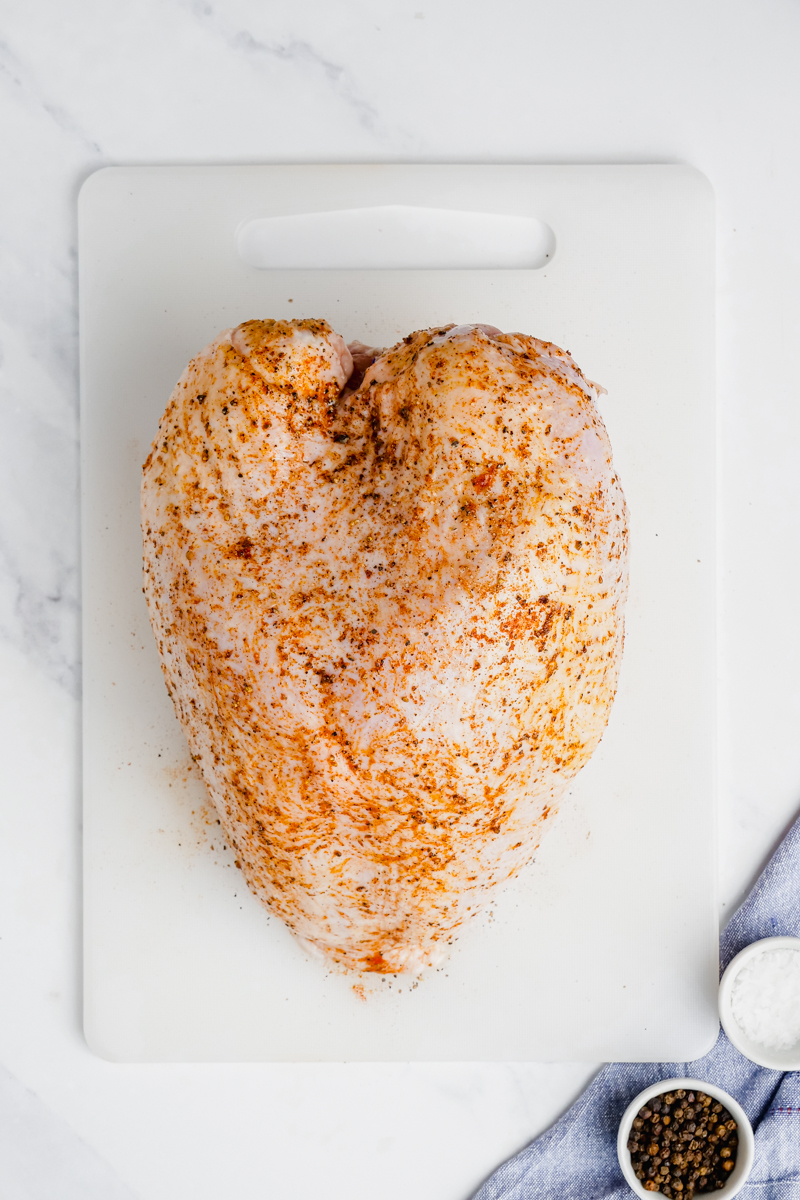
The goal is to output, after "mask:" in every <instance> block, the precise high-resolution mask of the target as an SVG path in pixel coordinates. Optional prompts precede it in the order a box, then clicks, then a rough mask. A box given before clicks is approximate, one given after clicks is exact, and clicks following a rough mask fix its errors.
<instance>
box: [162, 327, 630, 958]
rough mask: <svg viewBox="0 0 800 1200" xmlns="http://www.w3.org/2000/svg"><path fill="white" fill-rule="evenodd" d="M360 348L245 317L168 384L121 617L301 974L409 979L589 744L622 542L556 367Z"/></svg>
mask: <svg viewBox="0 0 800 1200" xmlns="http://www.w3.org/2000/svg"><path fill="white" fill-rule="evenodd" d="M374 353H375V354H379V356H378V357H377V358H376V359H375V361H374V362H373V361H372V357H373V355H372V353H371V352H369V351H368V350H367V349H366V348H365V347H363V346H360V345H359V346H354V348H353V353H351V351H350V350H349V349H348V348H347V346H346V345H345V343H344V340H343V339H342V338H341V337H340V336H339V335H338V334H336V333H333V332H332V331H331V329H330V327H329V326H328V325H327V323H326V322H325V321H321V320H302V321H301V320H298V321H247V322H245V323H244V324H243V325H240V326H239V327H238V328H237V329H233V330H227V331H226V332H225V333H223V334H221V335H220V336H219V337H218V338H217V340H216V341H214V342H212V344H211V345H210V346H208V347H206V349H205V350H203V351H202V353H201V354H199V355H198V356H197V358H195V359H194V360H193V361H192V362H191V363H190V364H189V366H188V368H187V369H186V371H185V372H184V374H183V376H182V377H181V379H180V381H179V382H178V384H177V386H176V388H175V391H174V392H173V394H172V396H171V398H170V401H169V404H168V406H167V410H166V412H165V413H164V416H163V418H162V420H161V424H160V426H159V431H158V437H157V439H156V441H155V442H154V444H153V449H152V451H151V453H150V456H149V458H148V459H147V462H146V463H145V466H144V479H143V484H142V530H143V536H144V571H145V594H146V597H147V603H148V606H149V610H150V619H151V622H152V626H153V631H154V633H155V636H156V640H157V642H158V648H159V651H160V655H161V663H162V666H163V670H164V675H165V677H166V681H167V687H168V689H169V692H170V695H171V697H172V700H173V703H174V705H175V710H176V712H177V715H178V718H179V720H180V722H181V725H182V726H183V729H184V732H185V734H186V737H187V739H188V742H189V746H190V748H191V751H192V755H193V757H194V758H195V760H196V762H197V763H198V764H199V767H200V769H201V771H202V773H203V778H204V779H205V782H206V784H207V785H208V789H209V792H210V793H211V796H212V797H213V801H214V804H215V806H216V808H217V811H218V814H219V818H220V821H221V823H222V826H223V828H224V832H225V836H226V838H227V839H228V842H229V843H230V845H231V847H233V848H234V850H235V852H236V855H237V859H238V863H239V865H240V866H241V869H242V871H243V872H244V874H245V876H246V878H247V882H248V884H249V885H250V887H251V888H252V889H253V891H254V892H255V893H256V894H257V895H258V896H259V897H260V898H261V899H262V900H263V901H264V903H265V904H266V905H268V907H269V908H270V910H271V911H272V912H273V913H276V914H277V915H279V916H280V917H281V918H282V919H283V920H284V921H285V922H286V924H287V925H288V926H289V927H290V928H291V929H292V930H293V931H294V932H295V934H296V935H297V936H298V937H299V938H300V939H301V940H302V942H303V943H304V944H305V945H306V946H307V947H309V948H312V949H314V950H316V951H318V952H321V953H322V954H323V955H325V956H326V958H327V959H328V960H332V961H333V962H335V963H338V964H340V965H342V966H343V967H346V968H349V969H350V970H354V971H378V972H399V971H410V972H418V971H420V970H422V969H423V968H425V967H428V966H431V965H433V964H435V963H437V962H439V961H440V960H441V959H442V957H443V956H444V955H445V954H446V953H447V949H448V947H449V946H450V945H451V944H452V942H453V940H454V938H455V936H456V935H457V933H458V931H459V930H460V928H461V926H462V925H464V923H465V922H466V921H467V920H468V919H469V918H470V917H472V916H474V915H475V914H476V913H477V912H478V911H479V910H480V909H481V908H482V907H483V906H484V905H485V904H486V903H487V901H488V900H490V899H491V898H492V896H493V893H494V889H495V888H496V887H497V886H498V885H500V884H502V883H504V882H505V881H506V880H507V879H509V878H510V877H511V876H513V875H515V874H516V873H517V872H518V871H519V870H520V868H521V867H522V866H523V865H524V864H525V863H526V862H527V861H529V860H530V858H531V856H532V854H533V851H534V850H535V849H536V847H537V845H538V843H539V839H540V836H541V833H542V828H543V826H544V823H545V822H546V821H547V819H548V817H550V816H551V815H552V813H553V812H554V810H555V808H556V806H557V804H558V801H559V798H560V797H561V795H562V793H563V792H564V790H565V788H566V786H567V784H568V783H569V781H570V780H571V779H572V778H573V777H574V776H575V774H576V773H577V772H578V771H579V770H580V769H581V767H582V766H583V765H584V764H585V763H586V762H587V760H588V759H589V757H590V755H591V754H592V752H593V750H594V749H595V747H596V746H597V743H598V742H599V740H600V737H601V736H602V733H603V730H604V728H605V725H606V722H607V719H608V715H609V709H610V707H611V704H612V701H613V698H614V691H615V687H616V681H617V673H618V670H619V665H620V657H621V654H622V643H623V605H624V600H625V594H626V587H627V521H626V509H625V499H624V496H623V494H622V490H621V487H620V483H619V480H618V478H617V476H616V474H615V472H614V467H613V465H612V459H611V447H610V445H609V440H608V436H607V434H606V431H605V428H604V426H603V422H602V420H601V418H600V415H599V413H598V411H597V407H596V403H595V393H596V391H597V390H598V389H597V388H596V386H595V385H594V384H592V383H590V382H589V381H588V380H586V379H585V378H584V376H583V375H582V374H581V372H580V371H579V370H578V368H577V366H576V365H575V363H574V362H573V361H572V359H571V358H570V356H569V354H566V353H564V351H562V350H559V349H558V347H557V346H553V345H551V344H549V343H547V342H541V341H538V340H537V339H536V338H533V337H527V336H524V335H522V334H518V333H509V334H504V333H501V332H500V331H499V330H497V329H494V328H493V327H492V326H488V325H460V326H456V327H452V326H451V327H442V328H437V329H424V330H421V331H419V332H417V333H413V334H411V335H410V336H409V337H407V338H405V339H404V340H403V341H402V342H400V343H398V345H396V346H394V347H393V348H392V349H390V350H388V351H386V352H382V353H379V352H374ZM354 356H355V363H356V366H355V368H354ZM365 368H366V371H365V373H364V374H363V379H362V378H361V375H362V372H363V371H364V369H365ZM348 380H349V381H350V382H349V385H348ZM359 381H360V382H359Z"/></svg>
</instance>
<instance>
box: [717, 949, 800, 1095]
mask: <svg viewBox="0 0 800 1200" xmlns="http://www.w3.org/2000/svg"><path fill="white" fill-rule="evenodd" d="M719 1016H720V1020H721V1022H722V1028H723V1029H724V1030H725V1032H726V1034H727V1035H728V1040H729V1041H731V1042H732V1043H733V1045H734V1046H735V1047H736V1049H737V1050H739V1051H740V1052H741V1053H742V1054H744V1055H745V1057H746V1058H749V1059H750V1060H751V1061H752V1062H754V1063H758V1065H759V1066H760V1067H771V1068H772V1069H773V1070H774V1071H800V938H796V937H771V938H762V939H761V941H758V942H753V943H752V945H750V946H746V947H745V949H744V950H741V951H740V952H739V953H738V954H737V955H736V957H735V958H734V959H732V960H731V962H730V963H729V964H728V966H727V968H726V969H725V974H724V975H723V976H722V979H721V981H720V985H719Z"/></svg>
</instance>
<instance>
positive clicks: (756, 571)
mask: <svg viewBox="0 0 800 1200" xmlns="http://www.w3.org/2000/svg"><path fill="white" fill-rule="evenodd" d="M798 38H800V8H798V5H797V3H796V2H795V0H770V2H769V3H768V4H764V3H762V0H704V2H702V3H697V2H696V0H672V3H670V4H666V3H660V4H659V3H652V4H643V3H641V0H608V2H607V3H605V4H602V5H598V4H596V3H594V2H593V0H562V3H559V4H553V3H552V2H549V0H529V2H528V3H525V4H523V3H520V2H519V0H498V2H497V3H495V4H493V5H491V6H488V7H487V6H486V5H485V4H479V3H477V0H461V3H456V0H433V2H430V3H429V2H428V0H411V2H410V3H408V4H404V3H400V2H398V0H373V2H371V3H366V2H364V0H332V2H331V0H329V2H328V3H323V2H322V0H307V2H305V3H289V2H286V0H285V2H280V3H279V2H275V3H263V0H227V2H226V3H222V2H214V3H211V2H209V3H206V2H205V0H187V2H186V3H181V2H180V0H158V3H156V2H155V0H132V2H128V3H123V2H122V0H72V3H70V4H69V5H64V4H60V3H56V0H36V2H34V3H31V2H30V0H6V3H5V4H4V5H3V18H2V28H0V105H2V110H1V111H2V120H0V154H1V155H2V163H3V170H2V172H0V189H2V210H1V211H2V223H1V224H0V254H1V255H2V268H1V269H0V350H1V351H2V363H0V397H1V398H2V414H3V416H2V429H3V451H4V453H3V455H2V462H3V469H2V473H1V474H0V654H1V655H2V667H0V686H1V687H2V705H3V720H2V726H0V728H1V729H2V749H3V772H2V780H3V787H2V792H3V801H4V803H3V806H2V821H3V832H2V838H1V839H0V855H2V859H1V860H0V888H2V903H0V925H1V926H2V928H0V987H1V988H2V1009H1V1010H0V1012H1V1014H2V1019H0V1061H2V1063H4V1064H5V1069H4V1071H3V1072H0V1126H2V1128H3V1133H2V1137H0V1143H1V1144H0V1194H2V1196H3V1197H4V1198H5V1197H8V1198H9V1200H18V1198H19V1200H29V1198H37V1200H38V1197H45V1196H46V1197H52V1196H55V1195H58V1196H63V1197H71V1196H72V1195H75V1196H76V1197H77V1196H79V1195H80V1196H81V1197H88V1198H89V1200H93V1198H94V1197H95V1196H97V1197H98V1198H99V1197H101V1196H102V1197H103V1198H104V1200H106V1198H113V1200H116V1198H117V1197H118V1196H119V1197H120V1200H122V1197H131V1196H133V1197H138V1198H139V1200H168V1198H169V1200H174V1197H176V1196H188V1195H191V1196H192V1197H193V1200H217V1198H222V1197H227V1196H231V1195H237V1194H241V1195H247V1196H264V1197H270V1198H272V1197H280V1198H281V1200H284V1198H285V1200H294V1198H297V1200H300V1198H305V1197H308V1196H312V1195H316V1194H318V1193H319V1194H321V1193H322V1191H323V1189H324V1194H325V1195H326V1196H327V1197H330V1198H331V1200H339V1198H341V1200H345V1197H347V1200H367V1198H371V1197H373V1196H375V1195H381V1196H383V1197H386V1198H387V1200H399V1198H400V1197H406V1196H412V1195H413V1196H414V1197H415V1198H419V1200H434V1197H435V1198H437V1200H465V1198H466V1197H467V1196H469V1194H470V1193H471V1191H472V1190H473V1189H474V1187H475V1186H476V1185H477V1183H478V1182H479V1180H480V1179H481V1178H482V1177H483V1176H484V1175H485V1174H486V1173H487V1172H489V1171H490V1170H491V1169H492V1168H493V1167H494V1166H495V1165H496V1164H497V1163H498V1162H499V1161H500V1160H501V1159H502V1158H503V1157H504V1156H506V1155H507V1154H509V1153H510V1152H512V1151H513V1150H514V1149H516V1148H517V1147H519V1146H520V1145H522V1144H523V1143H524V1142H525V1141H527V1140H528V1139H529V1138H530V1137H531V1136H533V1135H534V1134H536V1133H537V1132H539V1131H540V1130H541V1129H543V1128H544V1127H545V1126H546V1125H547V1124H549V1122H550V1121H551V1120H552V1119H553V1117H554V1116H556V1115H557V1114H558V1112H559V1111H561V1110H562V1109H563V1108H564V1107H565V1106H566V1105H567V1104H568V1103H569V1102H570V1101H571V1100H572V1098H573V1097H574V1096H575V1095H576V1094H577V1093H578V1091H579V1090H580V1089H581V1087H582V1086H583V1084H584V1082H585V1081H586V1079H587V1078H588V1077H589V1076H590V1075H591V1074H592V1072H593V1071H594V1070H595V1069H596V1067H595V1065H593V1064H561V1065H549V1066H542V1065H537V1064H526V1065H520V1066H509V1065H500V1064H498V1065H494V1066H493V1065H482V1066H476V1065H469V1064H465V1065H462V1066H431V1065H428V1066H414V1065H410V1066H381V1065H371V1066H363V1065H362V1066H344V1065H342V1066H325V1067H315V1066H302V1067H292V1066H269V1065H263V1064H262V1065H252V1066H231V1067H227V1066H211V1067H208V1066H192V1067H181V1066H168V1067H167V1066H146V1067H143V1066H136V1067H133V1066H130V1067H126V1066H119V1065H113V1064H109V1063H106V1062H101V1061H99V1060H98V1059H96V1058H94V1057H92V1055H91V1054H90V1053H89V1051H88V1050H87V1049H86V1047H85V1045H84V1043H83V1040H82V1036H81V1033H80V985H79V962H80V923H79V904H80V856H79V837H80V790H79V771H80V762H79V753H78V730H79V721H80V707H79V675H80V646H79V643H78V612H79V605H80V595H79V586H78V564H79V546H78V537H77V528H78V490H77V489H78V477H77V446H78V422H77V395H78V391H77V382H78V381H77V318H76V237H75V196H76V192H77V188H78V186H79V184H80V183H81V181H82V180H83V179H84V178H85V177H86V175H87V174H88V173H89V172H90V171H92V170H94V169H95V168H96V167H98V166H100V165H102V164H106V163H136V162H257V161H259V162H260V161H273V162H286V161H357V160H360V161H373V160H382V161H403V160H411V161H475V162H481V161H532V162H615V161H628V162H638V161H670V162H671V161H683V162H689V163H692V164H693V165H695V166H696V167H699V168H700V169H701V170H702V171H704V172H705V173H706V174H707V175H708V176H709V178H710V179H711V181H712V183H713V185H714V187H715V189H716V193H717V199H718V206H719V207H718V217H719V239H718V248H719V293H718V295H719V323H718V343H717V355H718V367H719V398H720V449H721V473H720V501H721V514H722V520H721V541H720V549H721V565H720V615H721V626H720V693H721V701H722V703H721V719H720V734H719V749H720V758H719V762H720V880H721V905H722V909H723V913H724V912H727V911H730V908H731V907H732V905H733V904H735V902H736V901H737V900H738V899H739V898H740V896H741V895H742V893H743V892H744V891H745V890H746V888H747V886H748V884H749V882H750V880H751V879H752V877H753V876H754V874H755V873H756V872H757V870H758V868H759V866H760V865H761V863H762V862H763V860H764V859H765V857H766V856H767V855H768V853H769V851H770V849H771V848H772V846H773V845H774V844H775V842H776V841H777V839H778V838H779V836H780V834H781V833H782V831H783V830H784V829H785V827H786V826H787V824H788V823H789V821H790V820H791V818H792V816H793V815H794V813H795V812H796V810H797V809H798V806H800V738H798V736H797V729H798V724H799V718H800V686H798V682H797V681H798V679H800V623H799V622H798V621H797V619H796V606H797V600H796V597H797V595H798V592H800V553H799V548H800V536H798V535H799V534H800V528H798V527H799V526H800V492H799V491H798V487H797V482H796V481H797V467H796V459H797V456H798V450H799V449H800V403H799V402H798V401H799V400H800V397H799V396H798V392H799V391H800V383H798V380H800V370H799V369H798V368H800V362H798V358H799V357H800V338H798V332H797V331H798V329H799V328H800V224H799V223H798V221H797V217H796V214H797V198H798V195H799V194H800V159H799V158H798V155H797V152H796V149H797V142H796V130H797V118H798V115H799V114H800V79H799V78H798V74H797V71H796V48H797V45H798ZM686 434H687V437H691V430H687V431H686ZM687 836H691V830H687ZM3 1139H5V1140H3Z"/></svg>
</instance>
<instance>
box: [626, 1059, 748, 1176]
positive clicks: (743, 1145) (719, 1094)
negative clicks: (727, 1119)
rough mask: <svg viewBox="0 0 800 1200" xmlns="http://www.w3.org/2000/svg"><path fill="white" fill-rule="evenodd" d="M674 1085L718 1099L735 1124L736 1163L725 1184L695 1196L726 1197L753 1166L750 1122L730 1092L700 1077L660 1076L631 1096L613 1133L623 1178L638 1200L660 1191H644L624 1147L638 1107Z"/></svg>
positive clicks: (674, 1089)
mask: <svg viewBox="0 0 800 1200" xmlns="http://www.w3.org/2000/svg"><path fill="white" fill-rule="evenodd" d="M678 1088H685V1089H686V1091H687V1092H705V1094H706V1095H707V1096H711V1097H713V1099H714V1100H718V1101H719V1103H720V1104H724V1105H725V1107H726V1108H727V1110H728V1112H729V1113H730V1114H731V1116H732V1117H733V1119H734V1121H735V1122H736V1124H737V1125H738V1126H739V1128H738V1131H737V1132H738V1135H739V1148H738V1150H737V1152H736V1166H735V1167H734V1168H733V1170H732V1171H731V1174H730V1178H729V1179H728V1181H727V1182H726V1184H725V1187H723V1188H720V1189H719V1191H714V1192H702V1193H696V1194H697V1195H698V1196H700V1195H702V1196H706V1195H708V1196H719V1198H720V1200H730V1197H731V1196H735V1195H736V1193H737V1192H740V1191H741V1190H742V1188H743V1187H744V1185H745V1183H746V1181H747V1176H748V1175H749V1174H750V1172H751V1170H752V1168H753V1158H754V1157H755V1152H756V1143H755V1138H754V1137H753V1126H752V1125H751V1124H750V1122H749V1121H748V1119H747V1115H746V1113H745V1111H744V1109H743V1108H742V1106H741V1105H740V1104H738V1103H737V1102H736V1100H734V1098H733V1096H729V1095H728V1093H727V1092H723V1090H722V1088H718V1087H715V1086H714V1084H713V1083H705V1082H704V1081H703V1080H702V1079H662V1080H660V1082H659V1083H653V1084H651V1085H650V1087H648V1088H645V1089H644V1091H643V1092H639V1095H638V1096H635V1097H634V1098H633V1100H631V1102H630V1104H629V1105H628V1107H627V1108H626V1109H625V1113H624V1115H623V1117H622V1120H621V1121H620V1125H619V1133H618V1134H617V1158H618V1159H619V1165H620V1166H621V1167H622V1174H623V1175H624V1176H625V1182H626V1183H627V1184H628V1186H629V1187H630V1188H631V1189H632V1190H633V1191H634V1192H635V1193H636V1195H637V1196H641V1197H642V1200H652V1198H653V1197H656V1198H657V1197H658V1196H660V1195H661V1193H660V1192H648V1191H647V1190H646V1189H645V1187H644V1185H643V1184H642V1182H641V1181H640V1180H639V1179H637V1178H636V1172H635V1171H634V1169H633V1165H632V1163H631V1154H630V1150H629V1149H628V1138H629V1137H630V1133H631V1129H632V1128H633V1119H634V1117H635V1116H636V1114H637V1113H638V1111H639V1109H640V1108H642V1106H643V1105H645V1104H646V1103H647V1101H648V1100H652V1099H653V1098H654V1097H655V1096H660V1095H662V1093H664V1092H674V1091H677V1089H678Z"/></svg>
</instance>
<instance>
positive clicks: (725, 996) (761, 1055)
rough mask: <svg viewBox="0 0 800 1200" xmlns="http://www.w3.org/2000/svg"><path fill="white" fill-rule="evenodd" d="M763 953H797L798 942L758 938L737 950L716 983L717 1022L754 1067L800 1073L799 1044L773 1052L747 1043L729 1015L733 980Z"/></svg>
mask: <svg viewBox="0 0 800 1200" xmlns="http://www.w3.org/2000/svg"><path fill="white" fill-rule="evenodd" d="M765 950H800V938H796V937H769V938H762V939H761V941H759V942H751V944H750V945H749V946H745V948H744V950H740V951H739V953H738V954H737V955H736V957H735V958H732V959H731V961H730V962H729V963H728V965H727V967H726V968H725V974H724V975H723V976H722V979H721V980H720V985H719V1019H720V1021H721V1022H722V1028H723V1029H724V1030H725V1032H726V1034H727V1035H728V1041H729V1042H731V1043H732V1044H733V1045H734V1046H735V1047H736V1049H737V1050H738V1051H739V1053H740V1054H743V1055H744V1056H745V1058H749V1059H750V1061H751V1062H754V1063H758V1065H759V1066H760V1067H771V1068H772V1070H773V1071H800V1041H797V1042H795V1044H794V1045H793V1046H789V1048H788V1049H786V1050H773V1049H772V1048H771V1047H769V1046H762V1045H761V1044H760V1043H759V1042H751V1041H750V1039H749V1038H748V1037H747V1035H746V1034H745V1033H744V1031H743V1030H742V1028H741V1026H740V1025H739V1022H738V1021H737V1020H736V1018H735V1017H734V1015H733V1008H732V1007H731V996H732V994H733V985H734V982H735V980H736V976H737V975H738V974H739V972H740V971H741V969H742V967H745V966H747V964H748V963H749V962H751V961H752V960H753V959H754V958H756V957H757V956H758V955H759V954H763V953H764V951H765Z"/></svg>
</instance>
